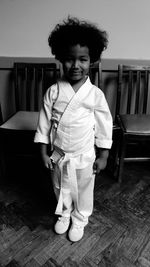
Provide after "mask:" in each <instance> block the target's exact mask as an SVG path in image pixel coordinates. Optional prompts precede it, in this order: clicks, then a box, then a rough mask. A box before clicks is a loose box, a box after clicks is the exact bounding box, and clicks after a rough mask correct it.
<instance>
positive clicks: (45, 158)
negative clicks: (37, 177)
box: [42, 155, 53, 170]
mask: <svg viewBox="0 0 150 267" xmlns="http://www.w3.org/2000/svg"><path fill="white" fill-rule="evenodd" d="M42 161H43V164H44V166H45V167H46V168H47V169H50V170H52V169H53V165H52V162H51V159H50V157H49V156H48V155H42Z"/></svg>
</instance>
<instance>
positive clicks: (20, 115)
mask: <svg viewBox="0 0 150 267" xmlns="http://www.w3.org/2000/svg"><path fill="white" fill-rule="evenodd" d="M13 71H14V93H15V112H14V114H13V115H12V116H11V117H10V118H8V119H7V120H6V121H4V122H3V123H1V125H0V139H1V146H2V147H3V156H4V158H5V162H6V161H7V160H6V159H7V158H9V159H12V160H13V159H14V156H17V157H18V158H20V157H21V156H22V155H23V156H30V155H36V153H37V146H36V145H35V144H34V142H33V139H34V134H35V130H36V127H37V121H38V112H39V110H40V106H41V103H42V97H43V95H44V93H45V91H46V89H47V88H48V87H49V86H50V85H51V84H53V83H54V82H55V81H56V78H57V77H58V76H59V75H60V73H59V68H58V67H57V65H56V63H15V64H14V70H13ZM8 169H9V163H8V164H6V171H7V170H8Z"/></svg>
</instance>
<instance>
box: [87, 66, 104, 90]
mask: <svg viewBox="0 0 150 267" xmlns="http://www.w3.org/2000/svg"><path fill="white" fill-rule="evenodd" d="M89 76H90V79H91V82H92V83H93V84H94V85H96V86H97V87H99V88H100V89H101V90H103V88H102V65H101V62H100V61H99V62H96V63H94V64H92V65H91V66H90V71H89Z"/></svg>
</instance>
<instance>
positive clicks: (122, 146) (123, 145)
mask: <svg viewBox="0 0 150 267" xmlns="http://www.w3.org/2000/svg"><path fill="white" fill-rule="evenodd" d="M125 154H126V136H125V134H124V133H122V139H121V143H120V151H119V166H118V182H119V183H120V184H121V183H122V176H123V168H124V158H125Z"/></svg>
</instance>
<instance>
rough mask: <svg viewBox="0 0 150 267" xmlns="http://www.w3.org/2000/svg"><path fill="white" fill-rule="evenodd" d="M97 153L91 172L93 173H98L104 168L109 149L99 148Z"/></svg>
mask: <svg viewBox="0 0 150 267" xmlns="http://www.w3.org/2000/svg"><path fill="white" fill-rule="evenodd" d="M98 154H99V155H98V156H97V159H96V160H95V162H94V165H93V173H95V174H99V173H100V171H101V170H104V169H105V168H106V165H107V158H108V155H109V151H108V149H102V148H99V151H98Z"/></svg>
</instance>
